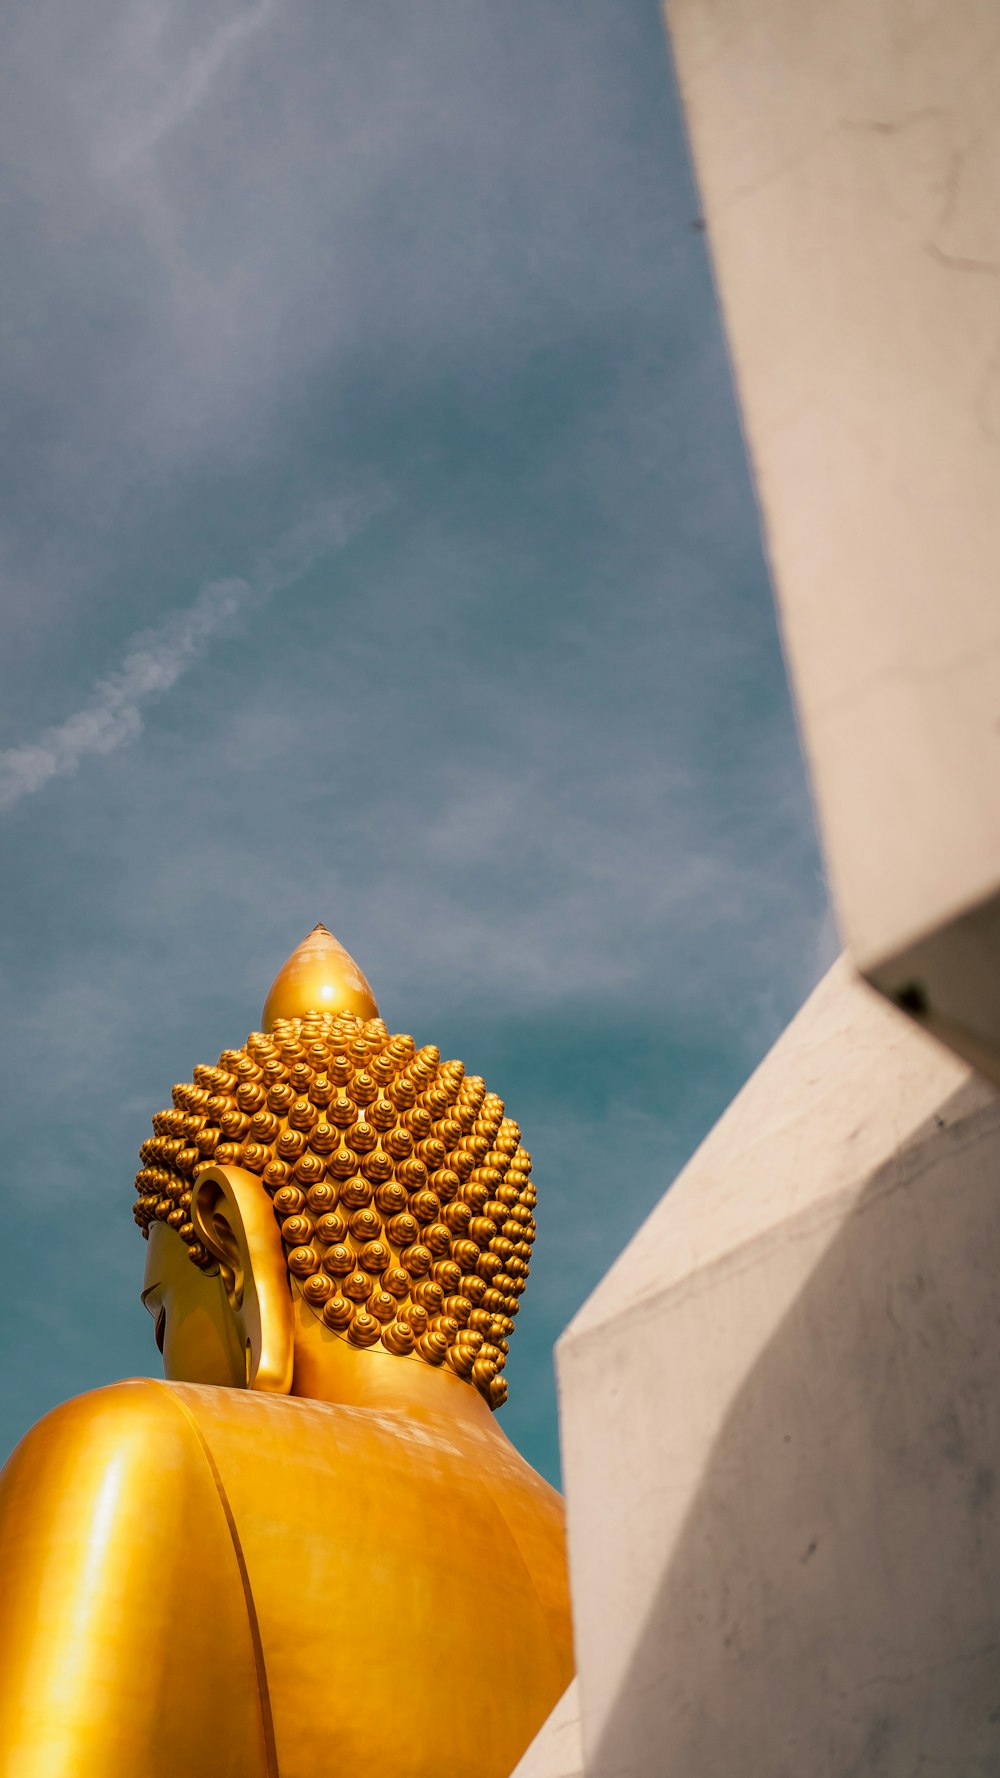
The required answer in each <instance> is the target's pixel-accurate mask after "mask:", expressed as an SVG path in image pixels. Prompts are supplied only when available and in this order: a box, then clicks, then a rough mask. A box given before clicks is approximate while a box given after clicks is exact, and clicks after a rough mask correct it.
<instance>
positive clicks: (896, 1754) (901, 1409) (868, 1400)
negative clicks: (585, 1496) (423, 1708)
mask: <svg viewBox="0 0 1000 1778" xmlns="http://www.w3.org/2000/svg"><path fill="white" fill-rule="evenodd" d="M915 1149H919V1150H920V1151H921V1152H920V1153H919V1154H914V1152H913V1151H914V1150H915ZM904 1152H907V1153H908V1154H909V1157H910V1158H909V1162H908V1166H907V1167H906V1168H904V1169H902V1171H903V1172H904V1173H908V1174H909V1177H908V1179H907V1180H906V1183H905V1185H902V1186H901V1185H900V1184H899V1177H900V1171H901V1169H900V1167H899V1161H898V1157H897V1158H896V1159H894V1161H893V1163H892V1164H891V1165H890V1166H888V1167H886V1168H884V1169H882V1170H881V1171H880V1172H879V1173H878V1174H876V1175H875V1176H874V1177H873V1178H872V1180H871V1183H870V1184H869V1186H868V1187H867V1188H866V1190H865V1191H864V1193H863V1194H862V1195H861V1197H860V1198H859V1200H858V1204H857V1207H856V1209H855V1211H854V1212H853V1213H852V1215H851V1216H850V1219H849V1220H848V1222H847V1223H846V1225H845V1226H844V1227H843V1229H842V1231H841V1233H840V1234H839V1235H838V1237H837V1238H836V1239H835V1241H834V1243H833V1245H832V1246H831V1247H830V1248H828V1249H827V1250H826V1251H825V1253H824V1255H823V1259H822V1261H821V1263H820V1264H819V1265H818V1266H817V1267H816V1269H815V1271H814V1272H813V1274H812V1275H811V1277H810V1279H809V1283H808V1285H807V1287H806V1288H805V1289H804V1290H803V1291H802V1293H801V1295H800V1296H799V1297H798V1299H797V1300H796V1302H795V1305H794V1307H793V1309H792V1310H791V1312H790V1313H789V1314H788V1315H787V1317H786V1318H785V1320H784V1321H783V1323H782V1325H781V1327H780V1329H779V1331H778V1332H777V1334H776V1335H775V1336H774V1337H773V1338H772V1340H771V1341H770V1343H769V1345H768V1346H767V1347H766V1349H765V1350H764V1351H763V1353H762V1355H761V1357H760V1359H759V1361H758V1362H757V1364H756V1365H755V1367H754V1369H753V1371H752V1372H751V1374H750V1375H749V1376H748V1378H747V1380H746V1382H745V1383H744V1385H743V1386H742V1388H741V1390H740V1392H739V1394H738V1396H737V1397H736V1399H735V1401H734V1404H733V1406H732V1408H731V1409H730V1411H729V1412H728V1414H727V1416H726V1418H725V1420H724V1422H723V1424H722V1427H721V1431H720V1433H719V1436H718V1439H717V1441H716V1443H715V1445H714V1447H713V1451H712V1456H711V1461H710V1463H709V1466H708V1468H707V1471H706V1474H705V1477H704V1480H703V1481H702V1483H701V1485H700V1487H699V1490H698V1494H697V1496H696V1498H695V1501H694V1504H693V1506H692V1508H691V1511H690V1513H689V1515H688V1517H687V1519H686V1521H685V1523H684V1527H683V1531H682V1533H681V1535H680V1537H679V1538H678V1539H676V1540H675V1543H674V1553H673V1556H672V1559H671V1560H670V1563H669V1566H668V1568H667V1569H666V1572H665V1573H664V1575H663V1580H662V1585H661V1587H660V1589H659V1592H658V1594H657V1597H656V1602H655V1605H654V1607H653V1610H652V1612H651V1614H650V1617H649V1621H648V1623H647V1625H646V1631H645V1635H644V1637H643V1639H642V1642H641V1644H640V1645H639V1653H638V1655H637V1657H636V1660H635V1661H634V1663H633V1665H632V1667H631V1669H630V1670H629V1673H628V1676H627V1679H626V1682H625V1685H624V1687H623V1690H622V1694H621V1703H620V1705H619V1706H618V1708H617V1710H616V1711H615V1712H614V1713H613V1715H612V1717H611V1719H610V1722H609V1723H608V1724H607V1726H606V1730H605V1733H604V1734H603V1736H602V1738H601V1740H600V1743H599V1745H598V1746H597V1747H596V1748H595V1749H594V1750H593V1752H594V1757H593V1759H592V1762H591V1764H590V1765H589V1766H588V1774H589V1778H640V1775H641V1778H861V1775H863V1774H878V1775H879V1778H886V1775H891V1778H917V1775H918V1774H919V1775H921V1778H923V1775H924V1774H926V1775H928V1778H929V1775H930V1774H931V1773H935V1772H939V1773H941V1774H944V1775H945V1778H997V1775H998V1774H1000V1098H998V1099H994V1100H987V1101H986V1102H985V1103H984V1089H983V1086H982V1084H981V1083H979V1082H977V1081H970V1082H969V1083H968V1084H967V1085H966V1086H964V1087H962V1088H961V1089H960V1090H959V1091H958V1092H956V1093H954V1094H953V1095H952V1097H951V1098H950V1099H948V1100H947V1101H945V1102H944V1103H943V1104H942V1105H941V1107H940V1108H939V1110H938V1112H937V1113H936V1115H935V1116H934V1117H933V1118H931V1119H930V1120H928V1122H927V1124H926V1125H924V1126H923V1127H922V1128H921V1129H919V1130H917V1131H916V1132H915V1133H914V1134H913V1136H912V1138H911V1139H909V1140H908V1141H907V1142H906V1144H905V1151H904ZM914 1175H915V1176H914ZM762 1282H763V1286H764V1287H765V1288H766V1274H765V1276H764V1277H763V1280H762ZM651 1405H652V1404H651ZM653 1411H655V1408H654V1410H653Z"/></svg>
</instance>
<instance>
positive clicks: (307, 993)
mask: <svg viewBox="0 0 1000 1778" xmlns="http://www.w3.org/2000/svg"><path fill="white" fill-rule="evenodd" d="M308 1012H352V1013H354V1014H355V1016H356V1017H357V1018H359V1019H376V1018H378V1007H377V1006H376V1004H375V996H374V994H373V993H372V991H371V988H370V987H369V985H368V983H367V982H366V980H365V978H364V976H363V975H362V973H361V971H360V969H359V968H358V966H357V964H356V963H355V961H354V958H353V957H352V956H350V954H349V953H348V952H347V951H345V950H344V947H343V945H339V944H338V943H337V940H336V939H335V938H334V936H333V933H332V932H330V931H328V929H327V928H326V927H325V926H323V925H322V924H320V925H318V926H314V927H313V929H312V931H311V932H310V933H309V935H308V937H306V938H304V939H303V940H302V943H301V944H300V945H298V946H296V949H295V950H294V951H293V952H292V954H291V956H290V957H289V959H288V962H287V963H284V964H282V967H281V968H280V969H279V971H278V973H277V975H276V976H275V978H274V981H273V982H272V983H271V989H270V992H269V994H268V996H267V999H266V1000H265V1002H264V1011H263V1012H262V1014H261V1027H262V1029H263V1030H264V1031H271V1030H273V1028H274V1023H275V1020H276V1019H301V1018H304V1017H305V1015H306V1013H308Z"/></svg>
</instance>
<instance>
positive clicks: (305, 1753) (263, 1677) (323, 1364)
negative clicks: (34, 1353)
mask: <svg viewBox="0 0 1000 1778" xmlns="http://www.w3.org/2000/svg"><path fill="white" fill-rule="evenodd" d="M279 981H280V977H279ZM372 1005H374V1002H372ZM307 1010H308V1009H307ZM347 1010H349V1011H353V1010H354V1009H353V1008H348V1009H347ZM284 1016H288V1017H292V1018H300V1017H301V1016H302V1015H301V1014H300V1013H296V1014H294V1015H292V1014H289V1015H283V1014H277V1015H276V1018H277V1017H284ZM364 1016H365V1017H366V1018H371V1017H372V1016H373V1015H371V1014H368V1013H366V1014H365V1015H364ZM383 1029H384V1028H383ZM433 1090H435V1089H434V1088H433V1084H432V1085H431V1087H429V1088H428V1091H429V1092H430V1091H433ZM456 1090H457V1089H456ZM501 1109H502V1108H501ZM454 1201H457V1202H461V1201H462V1200H461V1199H460V1198H457V1196H456V1199H455V1200H454ZM184 1212H185V1216H189V1217H191V1218H193V1219H194V1221H193V1223H192V1231H193V1232H192V1233H191V1234H190V1235H187V1234H186V1235H185V1237H184V1238H182V1236H181V1234H180V1233H179V1227H180V1225H179V1224H178V1223H177V1222H176V1221H174V1222H171V1221H169V1220H167V1218H166V1217H164V1218H156V1217H154V1218H152V1220H151V1221H150V1223H149V1226H148V1241H147V1245H146V1262H147V1263H146V1278H145V1285H144V1290H143V1297H144V1301H145V1304H146V1307H147V1309H148V1310H149V1312H150V1314H151V1316H152V1318H153V1321H154V1323H155V1325H156V1327H157V1333H158V1338H159V1340H160V1341H161V1343H162V1349H163V1356H164V1369H165V1374H166V1379H167V1380H166V1381H164V1382H162V1383H157V1382H151V1381H146V1380H139V1381H133V1382H128V1383H121V1384H115V1385H113V1386H111V1387H110V1388H107V1389H102V1390H98V1391H97V1392H96V1393H94V1394H92V1395H88V1396H83V1397H80V1398H79V1399H78V1400H76V1401H73V1402H70V1403H68V1404H66V1405H65V1406H64V1407H62V1408H58V1409H57V1410H56V1411H55V1412H54V1413H52V1414H50V1415H48V1416H47V1417H46V1419H44V1420H43V1421H41V1422H40V1423H39V1425H38V1426H36V1427H35V1428H34V1430H33V1431H32V1432H31V1433H30V1434H29V1435H28V1437H27V1438H26V1439H25V1440H24V1441H23V1443H22V1444H21V1446H20V1447H19V1448H18V1450H17V1451H16V1452H15V1453H14V1456H13V1457H12V1458H11V1460H10V1462H9V1464H8V1465H7V1468H6V1469H5V1470H4V1472H3V1476H2V1478H0V1563H2V1573H3V1576H4V1594H3V1603H2V1607H0V1688H2V1697H0V1773H2V1774H3V1778H57V1775H59V1778H62V1775H63V1774H65V1775H67V1778H69V1775H70V1774H73V1775H74V1778H76V1775H79V1778H111V1774H115V1778H118V1775H119V1774H135V1775H137V1778H138V1775H140V1774H141V1775H142V1778H168V1774H169V1778H182V1775H184V1774H191V1775H197V1778H200V1775H202V1774H204V1775H205V1778H208V1775H211V1778H230V1775H231V1778H237V1775H239V1778H258V1775H259V1778H307V1774H308V1778H324V1775H327V1774H329V1775H330V1778H333V1775H334V1774H336V1775H337V1778H361V1774H365V1775H366V1778H367V1775H368V1774H373V1773H380V1774H385V1775H386V1778H390V1775H391V1778H440V1775H443V1774H448V1775H449V1778H508V1774H509V1773H510V1771H511V1770H512V1769H513V1767H514V1765H515V1764H516V1763H517V1760H518V1758H519V1757H520V1754H521V1753H522V1752H523V1750H524V1748H525V1747H526V1746H527V1744H528V1743H529V1741H530V1740H531V1739H532V1737H533V1735H534V1734H535V1732H536V1730H537V1729H538V1727H539V1726H540V1725H541V1723H542V1721H543V1720H544V1718H545V1717H546V1715H547V1714H548V1712H549V1710H550V1709H551V1708H552V1706H553V1704H554V1703H555V1702H556V1700H557V1698H558V1697H559V1696H560V1694H561V1692H562V1691H563V1690H564V1688H565V1686H566V1684H567V1683H568V1681H569V1678H570V1677H571V1673H572V1650H571V1637H570V1620H569V1607H568V1598H567V1585H566V1571H565V1557H564V1548H563V1519H562V1508H561V1502H560V1500H559V1497H558V1496H557V1495H556V1494H555V1492H554V1491H553V1490H552V1489H551V1488H550V1487H549V1486H548V1485H547V1484H546V1483H545V1482H544V1481H543V1480H542V1479H541V1478H540V1477H539V1476H537V1475H536V1474H535V1473H534V1472H533V1471H532V1470H531V1468H530V1467H529V1466H528V1465H527V1464H526V1463H525V1462H524V1460H523V1459H522V1458H521V1457H520V1456H519V1455H518V1453H517V1452H516V1451H515V1450H514V1449H513V1447H512V1446H511V1444H510V1443H509V1441H508V1440H507V1438H506V1437H505V1435H504V1433H503V1431H502V1429H501V1427H500V1425H499V1424H498V1421H497V1418H496V1416H495V1414H494V1413H493V1411H492V1409H491V1401H490V1399H489V1396H488V1392H486V1393H484V1392H483V1391H482V1390H481V1389H480V1388H478V1387H476V1386H473V1384H474V1380H473V1379H472V1377H471V1376H470V1375H469V1374H468V1373H467V1372H466V1371H465V1370H464V1369H463V1367H462V1365H461V1364H460V1365H458V1366H456V1365H454V1364H452V1363H450V1362H449V1363H437V1364H435V1363H432V1362H428V1361H426V1360H424V1359H423V1358H421V1357H420V1356H419V1355H418V1354H417V1352H416V1351H415V1350H410V1351H407V1350H405V1349H402V1348H399V1347H394V1346H392V1345H387V1344H385V1343H383V1342H382V1341H378V1343H376V1344H374V1345H369V1346H361V1345H359V1344H358V1343H356V1342H355V1341H352V1339H351V1338H350V1337H348V1335H347V1334H346V1333H345V1332H344V1331H342V1330H338V1329H337V1328H336V1327H331V1326H329V1325H328V1324H327V1323H326V1322H325V1321H324V1319H323V1318H322V1315H321V1314H318V1313H317V1311H316V1305H315V1303H312V1302H311V1301H310V1300H309V1297H308V1295H307V1288H308V1287H309V1283H310V1279H311V1278H312V1277H314V1276H315V1275H316V1274H315V1273H314V1272H311V1273H304V1274H303V1275H301V1276H299V1275H296V1273H295V1272H294V1271H293V1270H290V1269H289V1264H288V1256H289V1252H290V1251H294V1249H291V1250H290V1249H289V1245H288V1241H287V1239H285V1240H283V1238H282V1234H283V1223H282V1220H281V1219H280V1218H279V1217H277V1216H276V1215H275V1211H274V1209H273V1208H272V1204H271V1201H270V1199H269V1196H268V1193H267V1191H266V1189H265V1187H264V1184H263V1182H262V1179H261V1177H260V1176H258V1175H256V1174H254V1173H253V1172H252V1171H250V1170H248V1169H247V1168H245V1167H241V1166H239V1165H235V1164H225V1165H218V1164H216V1163H215V1162H214V1161H213V1160H212V1159H210V1158H209V1159H207V1160H206V1161H205V1162H203V1163H202V1164H201V1165H200V1166H199V1168H198V1170H197V1172H196V1174H195V1176H194V1178H193V1182H191V1195H190V1202H189V1204H187V1205H185V1206H184ZM171 1214H172V1212H171ZM460 1220H462V1219H460ZM186 1226H187V1225H186V1224H185V1228H186ZM428 1226H429V1225H428ZM194 1246H197V1247H198V1248H199V1249H200V1251H201V1252H202V1253H203V1255H204V1258H203V1261H202V1263H200V1264H199V1263H195V1264H192V1263H191V1254H192V1247H194ZM483 1251H488V1248H484V1249H483ZM389 1257H390V1258H392V1257H394V1256H393V1255H390V1256H389ZM388 1270H389V1271H391V1270H392V1268H391V1267H390V1268H388ZM486 1270H487V1271H491V1270H492V1268H491V1267H487V1268H486ZM385 1275H386V1276H388V1271H387V1273H386V1274H385ZM478 1276H479V1274H477V1273H470V1274H469V1277H470V1278H472V1277H478ZM99 1288H100V1285H99V1281H96V1280H95V1291H96V1290H97V1289H99ZM469 1288H471V1286H470V1287H469ZM487 1288H489V1286H487ZM389 1294H391V1293H389ZM473 1294H474V1295H475V1294H477V1292H475V1291H473ZM457 1300H458V1298H457V1296H456V1301H457ZM474 1312H475V1311H470V1313H474ZM479 1312H480V1313H481V1314H483V1315H484V1316H485V1315H487V1314H488V1311H486V1310H481V1311H479ZM380 1325H381V1324H380ZM458 1331H461V1330H460V1329H459V1330H458ZM449 1332H450V1330H449ZM451 1338H452V1340H453V1342H454V1341H455V1340H456V1339H457V1333H451ZM448 1350H451V1348H450V1347H449V1348H448Z"/></svg>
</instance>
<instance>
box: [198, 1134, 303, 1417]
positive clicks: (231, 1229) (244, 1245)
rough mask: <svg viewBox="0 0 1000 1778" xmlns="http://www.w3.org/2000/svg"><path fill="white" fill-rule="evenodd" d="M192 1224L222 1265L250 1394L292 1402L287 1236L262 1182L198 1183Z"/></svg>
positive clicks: (248, 1176) (210, 1177)
mask: <svg viewBox="0 0 1000 1778" xmlns="http://www.w3.org/2000/svg"><path fill="white" fill-rule="evenodd" d="M190 1215H191V1220H192V1222H193V1223H194V1226H195V1228H196V1229H197V1231H198V1239H199V1241H201V1242H202V1244H203V1246H204V1247H205V1248H206V1249H207V1251H208V1252H209V1253H210V1254H211V1255H212V1258H213V1259H214V1260H216V1261H217V1263H218V1266H219V1270H220V1272H221V1274H222V1280H223V1283H224V1285H225V1290H226V1296H227V1298H228V1301H229V1307H230V1310H231V1311H232V1314H233V1316H234V1318H235V1320H236V1323H237V1327H238V1329H239V1332H240V1337H241V1339H242V1341H243V1346H244V1350H245V1352H246V1360H247V1388H248V1389H257V1390H262V1391H265V1392H267V1393H269V1394H271V1395H289V1394H290V1393H291V1388H292V1369H293V1360H294V1331H293V1330H294V1325H295V1323H294V1316H293V1311H292V1296H291V1290H290V1288H289V1283H288V1271H287V1268H286V1265H285V1251H284V1248H283V1246H282V1243H281V1233H280V1230H279V1229H278V1226H277V1224H276V1222H275V1220H274V1212H273V1210H272V1209H271V1204H270V1201H269V1199H268V1197H267V1194H266V1193H265V1191H264V1190H263V1188H262V1186H261V1183H260V1180H259V1179H258V1178H257V1177H256V1175H255V1174H253V1173H248V1172H246V1171H245V1170H244V1169H243V1168H242V1167H210V1168H209V1169H208V1171H207V1172H205V1173H201V1174H199V1176H198V1179H197V1181H196V1184H195V1188H194V1194H193V1197H192V1202H191V1212H190Z"/></svg>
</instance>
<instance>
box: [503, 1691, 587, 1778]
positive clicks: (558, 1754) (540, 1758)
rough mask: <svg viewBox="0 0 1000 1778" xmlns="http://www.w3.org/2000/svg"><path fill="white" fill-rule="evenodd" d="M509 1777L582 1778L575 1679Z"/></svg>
mask: <svg viewBox="0 0 1000 1778" xmlns="http://www.w3.org/2000/svg"><path fill="white" fill-rule="evenodd" d="M511 1778H583V1749H582V1746H581V1742H580V1697H579V1691H578V1688H577V1683H576V1680H575V1679H574V1681H573V1683H572V1685H570V1686H568V1687H567V1689H566V1691H564V1693H563V1695H562V1697H561V1698H560V1700H559V1702H558V1704H557V1705H556V1707H555V1709H554V1710H553V1712H552V1715H551V1716H550V1717H549V1718H548V1720H547V1721H546V1722H545V1723H544V1724H543V1726H542V1728H541V1729H539V1731H538V1734H537V1735H536V1736H535V1739H534V1740H533V1742H532V1743H531V1746H530V1747H529V1748H528V1751H527V1753H526V1754H525V1756H524V1758H523V1759H522V1760H521V1762H520V1764H519V1765H518V1766H517V1767H516V1769H515V1771H514V1772H513V1773H512V1774H511Z"/></svg>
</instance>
